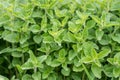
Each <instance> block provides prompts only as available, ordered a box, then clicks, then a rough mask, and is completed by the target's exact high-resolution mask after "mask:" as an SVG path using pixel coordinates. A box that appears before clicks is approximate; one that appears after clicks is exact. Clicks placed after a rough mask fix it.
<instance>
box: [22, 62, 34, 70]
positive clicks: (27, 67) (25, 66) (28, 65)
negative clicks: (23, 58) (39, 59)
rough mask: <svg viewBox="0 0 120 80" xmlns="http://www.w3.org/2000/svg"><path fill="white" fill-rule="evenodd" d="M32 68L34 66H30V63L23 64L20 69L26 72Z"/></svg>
mask: <svg viewBox="0 0 120 80" xmlns="http://www.w3.org/2000/svg"><path fill="white" fill-rule="evenodd" d="M33 68H34V65H33V64H32V62H29V61H27V62H25V63H24V64H23V65H22V69H23V70H28V69H33Z"/></svg>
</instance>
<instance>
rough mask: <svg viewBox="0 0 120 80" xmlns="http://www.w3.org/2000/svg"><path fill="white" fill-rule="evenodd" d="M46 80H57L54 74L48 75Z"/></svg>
mask: <svg viewBox="0 0 120 80" xmlns="http://www.w3.org/2000/svg"><path fill="white" fill-rule="evenodd" d="M48 80H57V75H55V74H54V73H52V74H50V75H49V77H48Z"/></svg>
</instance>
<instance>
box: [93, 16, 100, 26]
mask: <svg viewBox="0 0 120 80" xmlns="http://www.w3.org/2000/svg"><path fill="white" fill-rule="evenodd" d="M91 17H92V19H93V20H94V21H95V22H96V23H98V24H100V25H101V21H100V18H98V17H97V16H94V15H91Z"/></svg>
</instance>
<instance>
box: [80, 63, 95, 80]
mask: <svg viewBox="0 0 120 80" xmlns="http://www.w3.org/2000/svg"><path fill="white" fill-rule="evenodd" d="M82 66H83V68H84V70H85V73H86V74H87V76H88V78H89V80H93V78H92V77H91V75H90V74H89V72H88V70H87V68H86V67H85V65H84V64H83V63H82Z"/></svg>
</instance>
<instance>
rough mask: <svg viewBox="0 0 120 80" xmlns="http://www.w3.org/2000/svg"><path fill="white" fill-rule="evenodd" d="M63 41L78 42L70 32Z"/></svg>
mask: <svg viewBox="0 0 120 80" xmlns="http://www.w3.org/2000/svg"><path fill="white" fill-rule="evenodd" d="M63 40H64V41H67V42H76V39H75V37H74V35H73V34H72V33H70V32H67V33H66V35H64V37H63Z"/></svg>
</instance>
